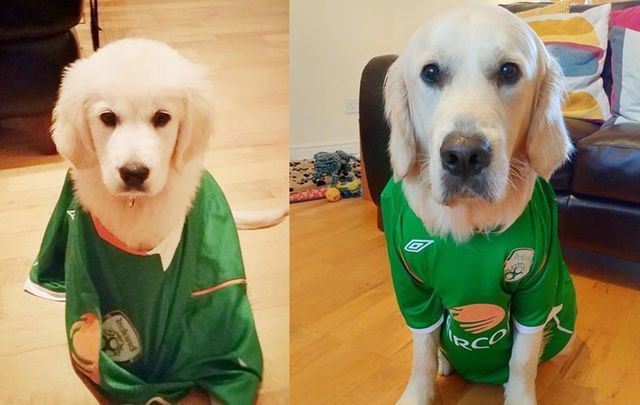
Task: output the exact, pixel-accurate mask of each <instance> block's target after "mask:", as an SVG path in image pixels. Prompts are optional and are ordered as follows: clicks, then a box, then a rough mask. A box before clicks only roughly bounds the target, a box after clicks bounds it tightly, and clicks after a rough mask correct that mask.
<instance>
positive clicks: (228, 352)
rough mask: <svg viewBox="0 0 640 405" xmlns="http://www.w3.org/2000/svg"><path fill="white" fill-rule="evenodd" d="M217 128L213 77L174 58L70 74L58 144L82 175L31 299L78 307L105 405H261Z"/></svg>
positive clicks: (72, 333) (275, 217) (172, 54)
mask: <svg viewBox="0 0 640 405" xmlns="http://www.w3.org/2000/svg"><path fill="white" fill-rule="evenodd" d="M212 126H213V122H212V113H211V96H210V89H209V85H208V82H207V80H206V77H205V72H204V69H203V68H202V67H200V66H198V65H195V64H193V63H191V62H189V61H187V60H186V59H185V58H183V57H182V56H181V55H180V54H178V52H176V51H175V50H173V49H171V48H170V47H168V46H167V45H164V44H161V43H158V42H155V41H150V40H144V39H125V40H121V41H117V42H114V43H112V44H109V45H107V46H106V47H104V48H102V49H100V50H99V51H98V52H96V53H95V54H93V55H92V56H90V57H89V58H87V59H83V60H80V61H77V62H75V63H74V64H73V65H71V66H70V67H69V68H68V69H67V70H66V71H65V75H64V78H63V82H62V85H61V89H60V95H59V99H58V102H57V104H56V107H55V109H54V125H53V139H54V141H55V143H56V146H57V147H58V151H59V152H60V154H61V155H62V156H63V157H65V158H66V159H68V160H69V161H70V162H71V163H72V165H73V168H72V169H71V171H70V176H68V177H67V180H66V182H65V186H64V188H63V191H62V194H61V196H60V199H59V201H58V204H57V206H56V210H55V211H54V214H53V216H52V218H51V220H50V223H49V226H48V227H47V231H46V233H45V237H44V240H43V243H42V246H41V250H40V253H39V255H38V260H37V261H36V262H35V263H34V266H33V268H32V270H31V274H30V278H29V280H27V284H26V289H27V290H28V291H30V292H33V293H34V294H37V295H40V296H44V297H47V298H52V299H58V300H62V299H65V298H66V301H67V306H66V319H67V334H68V338H69V346H70V354H71V359H72V363H73V365H74V369H75V370H76V371H77V373H78V375H79V376H80V377H81V378H82V379H83V381H84V382H85V383H86V385H87V386H88V387H89V388H90V389H91V391H92V392H93V393H94V394H95V395H96V397H97V398H98V399H99V400H101V401H108V402H118V403H120V402H125V403H132V402H133V403H162V404H164V403H175V402H176V401H179V400H183V401H195V402H197V400H198V399H200V400H203V401H205V402H207V403H208V402H209V399H208V398H217V399H219V400H222V401H223V402H225V403H229V402H231V403H247V404H248V403H252V401H253V399H254V397H255V394H256V391H257V387H258V384H259V381H260V378H261V372H262V356H261V352H260V346H259V343H258V340H257V336H256V332H255V328H254V324H253V318H252V314H251V310H250V307H249V304H248V301H247V298H246V289H245V278H244V270H243V265H242V258H241V255H240V249H239V243H238V237H237V232H236V228H235V226H234V220H233V218H232V215H231V212H230V210H229V209H228V206H227V203H226V200H225V198H224V195H223V194H222V192H221V191H220V189H219V188H218V186H217V184H216V183H215V181H214V180H213V178H212V177H211V175H210V174H209V173H208V172H206V171H205V170H204V169H203V157H204V154H205V151H206V148H207V143H208V139H209V135H210V133H211V131H212ZM285 214H286V211H280V212H277V211H273V212H266V213H248V214H245V215H241V216H240V218H238V219H237V222H238V223H239V226H241V227H244V228H255V227H263V226H268V225H271V224H274V223H276V222H278V221H279V220H280V219H281V218H282V217H283V216H284V215H285Z"/></svg>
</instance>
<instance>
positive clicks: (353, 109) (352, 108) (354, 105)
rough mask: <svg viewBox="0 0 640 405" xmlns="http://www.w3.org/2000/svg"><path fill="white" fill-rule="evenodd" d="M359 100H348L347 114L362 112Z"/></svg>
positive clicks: (346, 105)
mask: <svg viewBox="0 0 640 405" xmlns="http://www.w3.org/2000/svg"><path fill="white" fill-rule="evenodd" d="M359 107H360V106H359V104H358V99H357V98H348V99H347V100H346V101H345V103H344V113H345V114H358V112H360V109H359Z"/></svg>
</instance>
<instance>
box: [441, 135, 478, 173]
mask: <svg viewBox="0 0 640 405" xmlns="http://www.w3.org/2000/svg"><path fill="white" fill-rule="evenodd" d="M440 158H441V159H442V167H443V168H444V169H445V170H446V171H447V172H449V173H451V174H453V175H454V176H461V177H468V176H473V175H476V174H478V173H480V171H481V170H482V169H484V168H485V167H487V166H489V163H491V145H490V144H489V141H488V140H487V138H485V137H484V136H482V135H463V134H460V133H451V134H449V135H447V136H446V137H445V138H444V142H443V143H442V146H441V147H440Z"/></svg>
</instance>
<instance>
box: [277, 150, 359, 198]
mask: <svg viewBox="0 0 640 405" xmlns="http://www.w3.org/2000/svg"><path fill="white" fill-rule="evenodd" d="M349 165H350V166H351V170H350V171H349V176H352V177H353V178H357V179H361V176H362V174H361V171H360V159H355V160H352V161H350V162H349ZM313 174H314V161H313V159H301V160H292V161H291V162H289V202H291V203H294V202H302V201H311V200H319V199H322V198H324V192H325V191H326V189H327V187H328V186H329V185H330V184H331V176H325V177H323V178H322V179H320V180H318V181H317V182H314V181H313Z"/></svg>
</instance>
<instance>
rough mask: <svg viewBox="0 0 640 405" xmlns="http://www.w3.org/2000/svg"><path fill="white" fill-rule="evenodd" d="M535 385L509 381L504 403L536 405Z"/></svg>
mask: <svg viewBox="0 0 640 405" xmlns="http://www.w3.org/2000/svg"><path fill="white" fill-rule="evenodd" d="M536 404H537V402H536V390H535V386H533V387H527V386H524V385H520V384H512V383H507V385H506V387H505V390H504V405H536Z"/></svg>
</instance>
